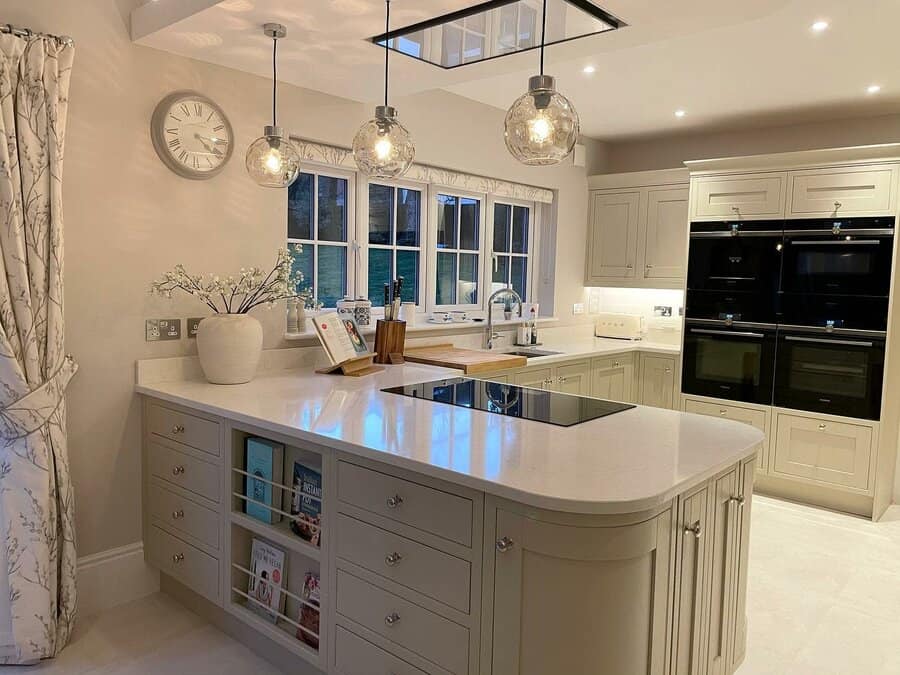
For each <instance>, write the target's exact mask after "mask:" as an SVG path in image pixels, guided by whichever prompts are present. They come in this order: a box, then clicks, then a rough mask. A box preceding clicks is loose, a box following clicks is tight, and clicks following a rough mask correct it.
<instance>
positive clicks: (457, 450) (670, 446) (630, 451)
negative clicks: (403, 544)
mask: <svg viewBox="0 0 900 675" xmlns="http://www.w3.org/2000/svg"><path fill="white" fill-rule="evenodd" d="M618 351H620V350H618ZM567 356H569V357H571V355H567ZM458 376H459V371H455V370H448V369H444V368H435V367H431V366H417V365H409V364H407V365H403V366H388V367H387V369H386V370H385V371H383V372H381V373H378V374H376V375H370V376H367V377H362V378H350V377H342V376H332V375H317V374H315V373H314V372H313V371H312V370H311V369H301V370H288V371H281V372H277V373H274V374H265V375H261V376H260V377H258V378H257V379H256V380H254V381H253V382H250V383H248V384H243V385H232V386H221V385H211V384H208V383H206V382H200V381H190V380H188V381H172V382H157V383H153V384H143V385H138V386H137V388H136V390H137V391H138V392H139V393H141V394H146V395H148V396H153V397H156V398H159V399H163V400H166V401H169V402H172V403H178V404H182V405H185V406H189V407H192V408H194V409H197V410H201V411H204V412H207V413H211V414H214V415H218V416H222V417H225V418H228V419H230V420H233V421H235V422H238V423H241V422H243V423H245V424H251V425H253V426H255V427H259V428H261V429H265V430H270V431H273V432H276V433H281V434H284V435H287V436H290V437H292V438H296V439H298V442H300V443H302V442H303V441H304V440H307V441H312V442H315V443H319V444H322V445H326V446H329V447H332V448H335V449H337V450H341V451H345V452H347V453H351V454H354V455H359V456H362V457H367V458H369V459H373V460H377V461H380V462H384V463H386V464H389V465H393V466H398V467H401V468H404V469H409V470H412V471H416V472H419V473H422V474H426V475H429V476H432V477H435V478H440V479H443V480H446V481H450V482H453V483H456V484H460V485H464V486H467V487H470V488H474V489H477V490H482V491H484V492H487V493H490V494H494V495H498V496H501V497H506V498H509V499H512V500H515V501H518V502H522V503H525V504H529V505H532V506H535V507H539V508H546V509H551V510H557V511H569V512H574V513H630V512H636V511H642V510H645V509H651V508H654V507H656V506H659V505H661V504H663V503H665V502H666V501H668V500H669V499H671V498H672V497H674V496H675V495H677V494H679V493H681V492H683V491H685V490H687V489H689V488H691V487H692V486H694V485H697V484H699V483H701V482H703V481H704V480H706V479H708V478H710V477H712V476H714V475H715V474H717V473H718V472H719V471H721V470H723V469H725V468H727V467H728V466H731V465H732V464H734V463H736V462H738V461H740V460H742V459H745V458H747V457H750V456H752V455H753V454H754V453H755V452H756V450H757V448H758V446H759V444H760V442H761V441H762V439H763V435H762V433H761V432H759V431H758V430H756V429H754V428H753V427H750V426H748V425H745V424H739V423H737V422H732V421H728V420H721V419H716V418H711V417H703V416H699V415H692V414H687V413H681V412H676V411H674V410H663V409H658V408H649V407H644V406H638V407H637V408H635V409H633V410H628V411H625V412H621V413H618V414H615V415H611V416H608V417H605V418H601V419H598V420H593V421H591V422H585V423H583V424H578V425H575V426H572V427H568V428H564V427H558V426H554V425H550V424H544V423H540V422H530V421H526V420H520V419H515V418H509V417H504V416H502V415H496V414H491V413H486V412H481V411H476V410H470V409H467V408H461V407H456V406H451V405H447V404H443V403H434V402H430V401H424V400H420V399H413V398H408V397H405V396H399V395H396V394H387V393H384V392H382V391H380V390H381V389H382V388H384V387H390V386H396V385H400V384H411V383H415V382H425V381H429V380H435V379H439V378H441V377H458Z"/></svg>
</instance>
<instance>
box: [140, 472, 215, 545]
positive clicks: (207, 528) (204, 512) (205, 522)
mask: <svg viewBox="0 0 900 675" xmlns="http://www.w3.org/2000/svg"><path fill="white" fill-rule="evenodd" d="M148 496H149V500H150V515H151V516H153V517H154V518H156V519H157V520H158V521H160V522H161V523H165V524H166V525H167V526H168V527H171V528H174V529H176V530H178V531H180V532H183V533H184V534H187V535H189V536H191V537H193V538H194V539H196V540H197V541H200V542H202V543H204V544H206V545H207V546H210V547H212V548H214V549H218V548H219V514H218V513H216V512H215V511H211V510H210V509H208V508H206V507H205V506H200V505H199V504H195V503H194V502H192V501H191V500H190V499H186V498H184V497H182V496H181V495H177V494H175V493H174V492H172V491H171V490H167V489H166V488H164V487H162V486H160V485H157V484H156V483H151V484H150V486H149V492H148Z"/></svg>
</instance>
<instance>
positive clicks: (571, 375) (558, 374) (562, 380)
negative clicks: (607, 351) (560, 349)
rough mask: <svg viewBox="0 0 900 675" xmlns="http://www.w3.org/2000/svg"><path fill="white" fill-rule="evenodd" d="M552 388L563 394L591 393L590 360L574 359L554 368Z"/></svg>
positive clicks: (586, 394)
mask: <svg viewBox="0 0 900 675" xmlns="http://www.w3.org/2000/svg"><path fill="white" fill-rule="evenodd" d="M554 371H555V377H554V378H553V386H552V389H553V390H554V391H559V392H562V393H563V394H576V395H578V396H590V395H591V363H590V361H574V362H570V363H564V364H560V365H558V366H557V367H556V368H554Z"/></svg>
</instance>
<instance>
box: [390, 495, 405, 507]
mask: <svg viewBox="0 0 900 675" xmlns="http://www.w3.org/2000/svg"><path fill="white" fill-rule="evenodd" d="M402 503H403V497H401V496H400V495H394V496H393V497H388V499H387V502H386V504H387V506H388V508H389V509H396V508H397V507H398V506H400V505H401V504H402Z"/></svg>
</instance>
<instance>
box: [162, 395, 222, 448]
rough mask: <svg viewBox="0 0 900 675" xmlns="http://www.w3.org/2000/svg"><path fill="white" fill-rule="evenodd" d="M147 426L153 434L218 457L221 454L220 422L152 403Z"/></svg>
mask: <svg viewBox="0 0 900 675" xmlns="http://www.w3.org/2000/svg"><path fill="white" fill-rule="evenodd" d="M147 427H148V429H149V430H150V433H152V434H157V435H158V436H163V437H164V438H170V439H172V440H173V441H178V442H179V443H184V444H185V445H189V446H191V447H192V448H196V449H197V450H202V451H203V452H208V453H209V454H211V455H215V456H216V457H218V456H219V454H220V447H219V423H218V422H211V421H209V420H206V419H203V418H202V417H196V416H194V415H191V414H189V413H185V412H180V411H178V410H173V409H172V408H166V407H165V406H162V405H159V404H158V403H151V404H150V414H149V420H148V425H147Z"/></svg>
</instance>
